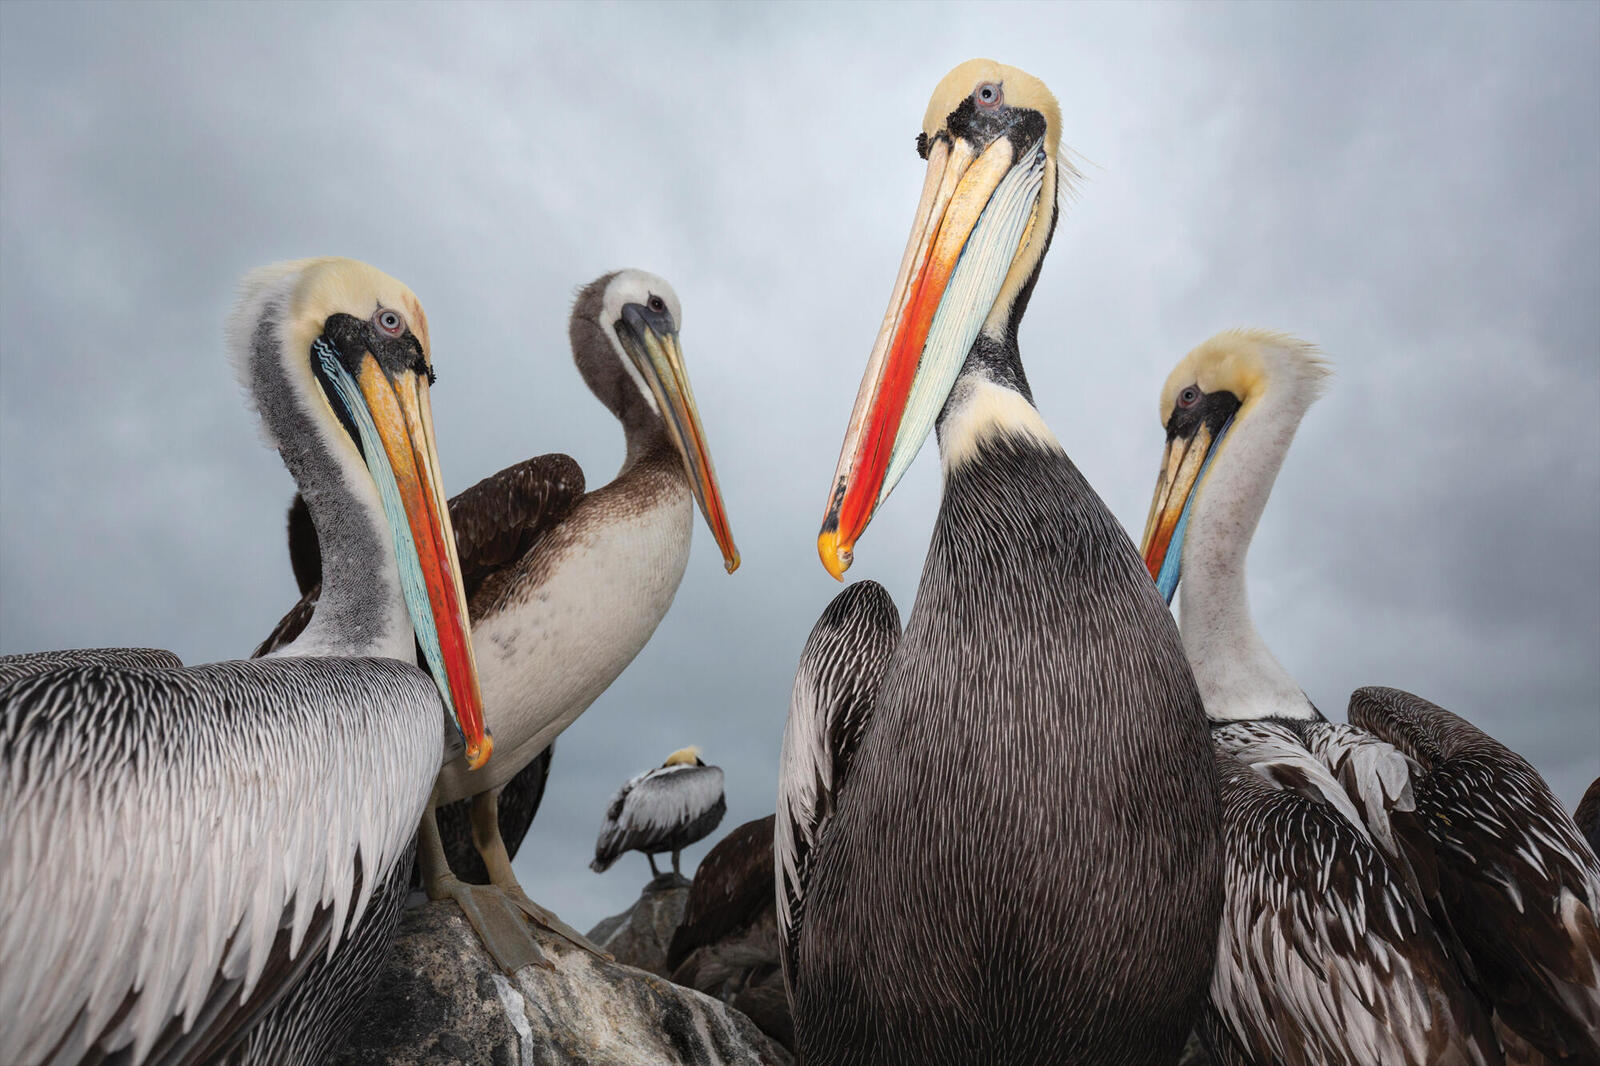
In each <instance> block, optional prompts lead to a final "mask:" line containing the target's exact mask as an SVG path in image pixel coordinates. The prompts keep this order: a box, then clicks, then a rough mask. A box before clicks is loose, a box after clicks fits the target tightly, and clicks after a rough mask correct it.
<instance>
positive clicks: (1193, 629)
mask: <svg viewBox="0 0 1600 1066" xmlns="http://www.w3.org/2000/svg"><path fill="white" fill-rule="evenodd" d="M1314 398H1315V392H1314V390H1311V389H1307V388H1297V387H1296V383H1295V382H1294V381H1292V380H1285V378H1284V376H1283V375H1281V374H1280V375H1279V376H1277V377H1276V378H1275V379H1269V380H1268V383H1267V384H1266V385H1265V386H1264V388H1263V389H1262V391H1261V393H1260V395H1259V396H1258V397H1256V398H1254V399H1252V400H1249V401H1246V403H1245V405H1244V406H1243V407H1241V408H1240V409H1239V413H1238V414H1237V415H1236V416H1235V417H1234V420H1233V426H1232V428H1231V429H1229V431H1228V433H1227V436H1226V437H1225V438H1224V440H1223V443H1222V445H1221V448H1220V450H1219V451H1218V453H1217V455H1216V457H1215V458H1214V459H1213V461H1212V463H1211V469H1210V470H1209V471H1208V472H1207V474H1206V476H1205V479H1204V481H1202V483H1201V484H1200V486H1199V488H1198V489H1197V490H1196V491H1197V492H1198V496H1197V497H1196V499H1195V501H1194V509H1193V511H1192V512H1191V513H1190V516H1189V526H1188V531H1187V533H1186V534H1185V537H1184V542H1183V569H1182V584H1181V585H1180V586H1179V603H1178V629H1179V631H1180V632H1181V633H1182V634H1183V647H1184V651H1185V652H1186V653H1187V654H1188V657H1189V665H1190V666H1191V667H1192V668H1193V670H1194V677H1195V682H1196V684H1198V685H1199V688H1200V697H1201V699H1202V700H1204V702H1205V707H1206V714H1207V716H1208V717H1210V718H1212V719H1214V720H1226V721H1237V720H1244V719H1254V718H1265V717H1287V718H1315V717H1317V714H1316V711H1315V709H1314V708H1313V707H1312V706H1311V702H1310V701H1309V700H1308V699H1307V698H1306V695H1305V693H1304V691H1302V690H1301V688H1300V686H1299V685H1298V684H1296V683H1295V680H1294V678H1293V677H1291V676H1290V675H1289V672H1288V671H1287V670H1285V669H1284V668H1283V666H1282V665H1281V664H1280V663H1279V662H1278V660H1277V659H1276V658H1274V657H1273V655H1272V652H1270V651H1268V650H1267V646H1266V645H1265V644H1264V643H1262V640H1261V635H1260V634H1259V633H1258V632H1256V627H1255V623H1254V622H1253V621H1252V620H1251V618H1250V602H1249V597H1248V595H1247V593H1246V590H1245V569H1244V566H1245V555H1246V553H1247V552H1248V551H1249V550H1250V539H1251V537H1252V536H1254V534H1255V530H1256V523H1258V522H1259V521H1260V520H1261V512H1262V510H1263V508H1265V507H1266V505H1267V497H1268V496H1269V495H1270V494H1271V492H1272V484H1273V481H1274V480H1276V478H1277V476H1278V469H1279V467H1281V466H1282V465H1283V459H1284V456H1285V455H1286V454H1287V453H1288V451H1289V444H1290V442H1291V441H1293V440H1294V432H1295V429H1296V428H1298V427H1299V425H1300V419H1301V417H1302V416H1303V415H1304V414H1305V411H1306V408H1307V407H1308V406H1309V405H1310V403H1311V400H1312V399H1314Z"/></svg>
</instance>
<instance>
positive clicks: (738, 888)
mask: <svg viewBox="0 0 1600 1066" xmlns="http://www.w3.org/2000/svg"><path fill="white" fill-rule="evenodd" d="M774 820H775V819H774V816H773V815H770V814H769V815H767V816H766V817H765V818H757V819H755V820H754V821H750V822H746V823H744V824H743V825H741V826H739V827H738V828H737V829H735V830H734V831H733V832H731V833H729V834H728V835H727V836H725V837H723V838H722V839H721V840H719V841H717V845H716V847H714V848H712V849H711V850H710V851H709V852H707V853H706V857H705V858H704V859H701V860H700V865H699V866H698V867H696V869H695V872H694V883H693V884H691V885H690V886H689V901H688V903H687V904H686V905H685V907H684V912H683V921H682V923H681V924H679V926H678V929H677V931H676V932H675V933H673V934H672V944H671V946H670V947H669V948H668V949H667V972H668V973H670V974H671V975H672V980H673V981H674V982H675V983H676V984H680V985H686V986H688V987H689V988H694V989H697V990H699V991H701V992H704V993H706V994H707V995H711V996H716V997H717V998H718V999H721V1000H722V1001H723V1002H725V1003H727V1004H729V1005H730V1006H732V1007H733V1008H734V1009H736V1010H738V1011H739V1012H740V1013H741V1014H743V1015H745V1016H746V1017H747V1018H749V1019H750V1020H751V1021H753V1022H755V1023H756V1025H758V1026H759V1027H760V1028H761V1031H762V1032H764V1033H766V1034H767V1035H768V1036H770V1037H772V1038H773V1039H774V1040H776V1041H778V1043H780V1044H782V1045H783V1046H784V1047H786V1048H789V1049H790V1050H793V1049H794V1022H793V1021H792V1020H791V1018H790V1015H789V1000H788V996H787V994H786V993H785V991H784V987H783V968H782V965H781V960H780V958H779V949H778V912H777V901H776V899H775V898H774V896H773V891H772V889H773V884H774V880H775V878H776V876H777V873H776V869H775V867H774V864H773V852H772V833H773V822H774Z"/></svg>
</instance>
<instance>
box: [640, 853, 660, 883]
mask: <svg viewBox="0 0 1600 1066" xmlns="http://www.w3.org/2000/svg"><path fill="white" fill-rule="evenodd" d="M644 857H645V858H646V859H648V860H649V861H650V876H651V877H660V876H661V871H660V870H658V869H656V857H655V856H654V855H652V854H650V853H649V852H648V851H647V852H645V853H644Z"/></svg>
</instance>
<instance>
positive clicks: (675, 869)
mask: <svg viewBox="0 0 1600 1066" xmlns="http://www.w3.org/2000/svg"><path fill="white" fill-rule="evenodd" d="M672 872H673V873H675V874H677V875H678V876H679V877H682V876H683V873H682V871H680V870H679V869H678V849H677V848H673V849H672Z"/></svg>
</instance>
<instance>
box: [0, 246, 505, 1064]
mask: <svg viewBox="0 0 1600 1066" xmlns="http://www.w3.org/2000/svg"><path fill="white" fill-rule="evenodd" d="M228 333H229V341H230V346H231V348H232V350H233V353H234V357H235V360H236V362H237V365H238V368H239V372H240V375H241V378H242V379H243V381H244V384H245V385H246V387H247V388H248V390H249V392H250V394H251V396H252V398H253V399H254V402H255V406H256V408H257V410H258V411H259V412H260V415H261V420H262V424H263V426H264V428H265V430H266V433H267V435H268V437H269V438H270V439H271V440H272V441H273V442H274V443H275V444H276V445H277V448H278V450H279V451H280V453H281V454H282V456H283V460H284V463H285V465H287V466H288V468H289V471H290V473H291V474H293V476H294V478H295V480H296V481H297V482H298V483H299V486H300V489H301V491H302V492H303V493H304V494H305V496H306V499H307V502H308V503H309V505H310V510H311V517H312V519H313V521H314V522H315V523H316V526H317V532H318V535H319V536H320V537H321V539H322V543H323V545H324V549H325V550H324V553H323V554H324V557H325V559H326V560H327V562H326V572H327V591H326V594H325V595H324V597H323V603H322V607H321V609H320V610H319V611H318V612H317V616H316V619H315V620H314V621H313V623H312V624H311V626H310V627H309V628H307V629H306V631H305V632H304V633H302V634H301V636H300V637H299V639H297V640H296V641H294V642H293V643H292V644H290V645H289V646H288V647H286V648H283V649H281V650H280V651H279V652H278V653H277V654H276V655H274V656H272V657H270V658H266V659H260V660H253V661H246V662H223V663H213V664H210V665H206V666H195V667H189V668H183V667H182V666H180V665H179V664H177V662H176V660H173V659H171V658H170V657H169V656H167V655H166V653H159V652H157V653H152V652H147V651H145V652H132V653H128V652H121V653H114V654H111V655H107V654H106V653H97V652H87V653H84V652H66V653H58V654H57V655H56V656H55V662H54V663H53V664H49V663H42V662H41V660H40V659H39V658H38V657H32V658H31V659H30V660H29V661H27V662H26V663H19V662H18V661H17V660H11V661H9V662H5V661H0V672H4V671H7V670H9V671H10V674H9V676H10V677H11V678H12V680H10V682H9V684H7V685H6V687H5V688H4V689H0V713H3V718H0V1061H4V1062H9V1063H26V1064H37V1063H52V1064H53V1063H72V1062H78V1061H100V1060H101V1058H102V1057H105V1056H111V1057H112V1058H113V1060H115V1061H126V1062H129V1063H133V1064H140V1063H199V1062H211V1061H221V1060H222V1059H223V1058H224V1057H228V1058H229V1061H235V1062H246V1063H260V1064H263V1066H265V1064H272V1066H280V1064H297V1063H313V1062H317V1061H320V1059H321V1058H322V1056H323V1055H324V1054H325V1053H326V1051H327V1049H328V1048H329V1047H330V1046H332V1045H334V1044H336V1043H337V1042H338V1040H339V1037H340V1035H341V1033H342V1031H343V1029H344V1027H345V1025H346V1023H347V1022H348V1021H350V1020H351V1017H350V1010H351V1008H352V1007H353V1005H354V1003H355V1002H357V1001H358V999H359V997H360V996H361V994H362V993H363V992H364V990H365V982H366V981H367V980H369V979H370V978H371V976H372V975H373V974H374V973H375V971H376V967H377V966H378V964H379V963H380V962H381V960H382V957H383V954H384V952H385V951H386V949H387V946H388V942H389V938H390V937H391V935H392V933H393V928H394V922H395V921H396V919H397V917H398V913H399V911H398V903H399V900H400V898H401V896H403V894H404V888H405V875H406V872H407V869H408V866H409V862H410V851H411V841H412V839H413V835H414V833H415V832H416V826H417V822H418V821H419V819H420V818H421V816H422V812H423V809H424V807H425V805H426V803H427V799H428V793H429V790H430V789H431V788H432V785H433V780H434V777H435V776H436V774H437V773H438V769H439V765H440V763H441V761H442V759H443V758H444V755H445V753H446V747H445V739H446V738H445V729H446V725H445V716H446V713H447V712H448V713H449V714H450V715H452V716H453V717H454V718H455V719H456V722H457V724H458V726H459V729H460V731H461V735H462V737H463V739H464V741H465V748H466V752H467V757H468V759H469V760H471V761H472V762H473V763H474V764H479V765H481V764H482V762H483V760H485V759H486V758H488V755H489V752H490V748H491V744H490V742H489V739H488V738H487V737H486V736H485V734H484V731H483V723H482V716H481V705H480V698H479V695H478V689H477V681H476V678H475V674H474V669H473V660H472V646H471V643H470V641H469V639H468V634H467V612H466V603H465V599H464V597H463V595H462V590H461V583H460V579H459V577H458V574H457V564H456V559H455V552H454V548H453V534H452V532H451V528H450V521H449V516H448V513H447V512H446V510H445V504H444V494H443V493H442V492H441V491H440V483H441V481H440V475H439V469H438V459H437V456H436V454H435V450H434V443H433V427H432V421H431V415H430V411H429V405H428V383H429V381H430V380H431V377H432V373H433V371H432V366H431V364H430V361H429V360H430V349H429V344H428V328H427V319H426V318H425V317H424V315H423V313H422V307H421V306H420V305H419V304H418V303H417V300H416V297H415V296H413V295H412V293H411V292H410V290H408V289H407V288H406V287H405V286H404V285H402V284H400V283H399V282H398V281H395V280H394V279H393V278H390V277H388V276H387V275H384V274H382V273H379V272H378V271H376V270H374V269H372V268H371V267H368V266H366V265H364V264H361V263H356V262H353V261H351V260H344V259H313V260H303V261H299V262H294V263H286V264H280V265H277V266H274V267H268V268H265V269H263V270H260V271H257V272H255V273H253V274H251V275H250V276H249V277H248V278H246V279H245V282H244V286H243V293H242V296H241V299H240V301H239V304H238V306H237V308H236V309H235V311H234V313H233V315H232V317H231V319H230V322H229V331H228ZM414 642H415V643H418V644H420V645H421V647H422V648H423V651H424V653H425V657H426V659H427V662H428V664H429V669H430V670H431V671H432V674H433V676H432V677H430V676H429V672H427V671H424V670H421V669H418V667H417V666H416V665H414V663H413V657H414V652H413V648H414V646H415V645H414ZM400 660H405V661H400ZM41 667H42V668H41ZM435 679H437V683H436V681H435Z"/></svg>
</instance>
